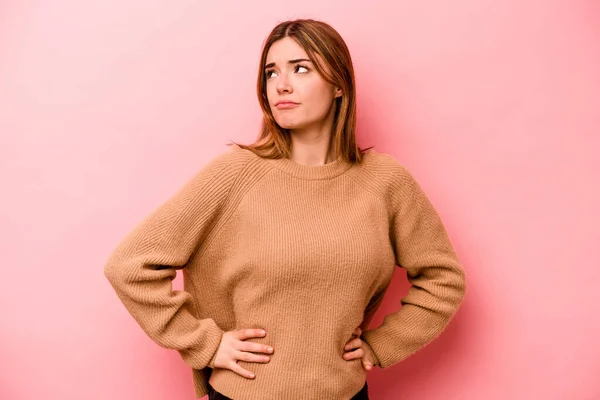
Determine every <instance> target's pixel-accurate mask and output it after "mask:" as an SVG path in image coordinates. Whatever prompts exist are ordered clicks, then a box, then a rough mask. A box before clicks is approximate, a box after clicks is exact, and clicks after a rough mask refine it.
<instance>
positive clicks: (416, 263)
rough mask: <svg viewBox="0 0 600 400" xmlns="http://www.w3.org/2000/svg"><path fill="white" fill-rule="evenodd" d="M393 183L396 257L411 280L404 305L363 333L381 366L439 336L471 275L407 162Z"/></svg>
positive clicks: (391, 194) (410, 353)
mask: <svg viewBox="0 0 600 400" xmlns="http://www.w3.org/2000/svg"><path fill="white" fill-rule="evenodd" d="M393 175H394V176H393V177H392V182H391V184H390V185H389V188H390V192H389V194H390V202H389V204H390V208H391V213H390V214H391V228H390V229H391V235H390V236H391V240H392V245H393V247H394V252H395V255H396V262H397V264H398V265H399V266H401V267H403V268H405V269H406V272H407V279H408V281H409V283H410V284H411V286H410V288H409V290H408V293H407V295H406V296H405V297H403V298H402V300H401V304H402V306H401V307H400V309H399V310H398V311H396V312H394V313H391V314H388V315H386V316H385V317H384V320H383V323H382V324H381V325H380V326H378V327H377V328H374V329H372V330H368V331H366V332H364V333H363V335H362V338H363V340H365V341H366V342H367V343H368V344H369V346H371V348H372V349H373V352H374V353H375V356H376V357H377V359H378V361H379V365H380V367H381V368H386V367H388V366H391V365H394V364H396V363H398V362H400V361H402V360H404V359H406V358H407V357H409V356H410V355H412V354H413V353H415V352H416V351H418V350H419V349H421V348H422V347H424V346H425V345H427V344H428V343H429V342H431V341H432V340H433V339H435V338H436V337H437V336H438V335H439V334H440V333H441V332H442V331H443V330H444V329H445V327H446V326H447V325H448V323H449V322H450V320H451V319H452V318H453V316H454V314H455V312H456V311H457V309H458V307H459V305H460V303H461V302H462V299H463V297H464V294H465V288H466V278H465V273H464V271H463V269H462V267H461V265H460V263H459V260H458V258H457V255H456V253H455V251H454V249H453V247H452V244H451V242H450V239H449V237H448V234H447V232H446V229H445V227H444V225H443V223H442V221H441V219H440V217H439V215H438V213H437V212H436V210H435V209H434V207H433V205H432V203H431V202H430V201H429V199H428V198H427V196H426V195H425V193H424V192H423V190H422V188H421V186H420V185H419V184H418V182H416V181H415V179H414V177H413V176H412V174H411V173H410V172H409V171H408V170H407V169H406V168H405V167H403V166H402V165H400V164H397V165H396V166H395V168H394V174H393Z"/></svg>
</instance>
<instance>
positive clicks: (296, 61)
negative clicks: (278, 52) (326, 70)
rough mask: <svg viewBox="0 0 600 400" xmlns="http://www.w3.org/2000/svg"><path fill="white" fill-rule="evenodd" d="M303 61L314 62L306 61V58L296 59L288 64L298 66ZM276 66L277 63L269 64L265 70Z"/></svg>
mask: <svg viewBox="0 0 600 400" xmlns="http://www.w3.org/2000/svg"><path fill="white" fill-rule="evenodd" d="M301 61H308V62H312V61H310V60H309V59H306V58H296V59H295V60H289V61H288V64H297V63H299V62H301ZM274 66H275V63H274V62H272V63H269V64H267V65H265V69H267V68H271V67H274Z"/></svg>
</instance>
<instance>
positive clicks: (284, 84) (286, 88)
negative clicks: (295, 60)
mask: <svg viewBox="0 0 600 400" xmlns="http://www.w3.org/2000/svg"><path fill="white" fill-rule="evenodd" d="M277 92H278V93H279V94H283V93H292V85H291V84H290V81H289V79H288V78H287V76H286V74H281V75H279V77H277Z"/></svg>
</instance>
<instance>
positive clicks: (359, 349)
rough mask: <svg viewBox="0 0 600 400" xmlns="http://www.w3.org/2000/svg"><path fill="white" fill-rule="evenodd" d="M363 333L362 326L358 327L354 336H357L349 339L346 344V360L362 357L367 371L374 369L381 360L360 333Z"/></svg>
mask: <svg viewBox="0 0 600 400" xmlns="http://www.w3.org/2000/svg"><path fill="white" fill-rule="evenodd" d="M361 334H362V330H361V329H360V328H356V330H355V331H354V333H353V335H352V336H356V338H354V339H351V340H349V341H348V342H347V343H346V346H344V351H346V353H344V360H347V361H348V360H354V359H356V358H362V363H363V368H365V369H366V370H367V371H370V370H372V369H373V367H374V366H375V365H378V364H379V360H377V357H376V356H375V353H374V352H373V349H371V346H369V344H368V343H367V342H364V341H363V340H361V338H360V335H361Z"/></svg>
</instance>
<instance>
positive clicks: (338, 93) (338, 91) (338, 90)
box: [333, 88, 342, 98]
mask: <svg viewBox="0 0 600 400" xmlns="http://www.w3.org/2000/svg"><path fill="white" fill-rule="evenodd" d="M341 95H342V89H340V88H335V95H334V96H333V98H336V97H340V96H341Z"/></svg>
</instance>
